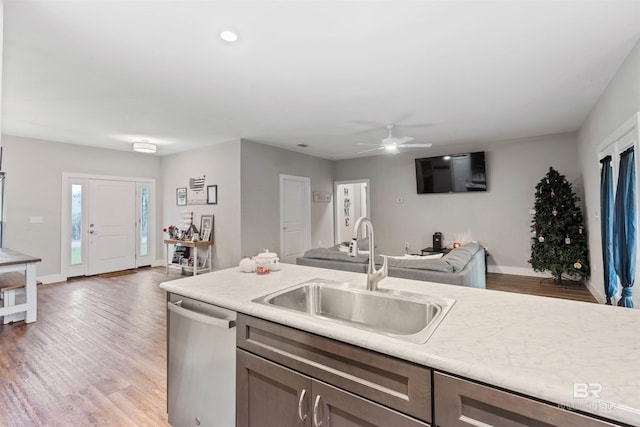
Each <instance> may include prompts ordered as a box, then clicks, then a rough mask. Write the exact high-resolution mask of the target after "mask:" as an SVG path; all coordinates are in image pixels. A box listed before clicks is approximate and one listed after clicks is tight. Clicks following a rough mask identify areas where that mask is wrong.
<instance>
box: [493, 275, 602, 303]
mask: <svg viewBox="0 0 640 427" xmlns="http://www.w3.org/2000/svg"><path fill="white" fill-rule="evenodd" d="M487 289H492V290H496V291H505V292H516V293H520V294H528V295H540V296H545V297H553V298H562V299H569V300H574V301H584V302H597V300H596V299H595V298H594V296H593V295H592V294H591V292H590V291H589V290H588V289H587V288H586V287H585V286H584V285H578V284H575V283H570V282H568V283H566V284H565V285H555V284H554V283H553V280H552V279H546V280H543V281H541V280H540V278H538V277H530V276H515V275H509V274H498V273H488V274H487Z"/></svg>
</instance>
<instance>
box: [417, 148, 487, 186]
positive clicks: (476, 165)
mask: <svg viewBox="0 0 640 427" xmlns="http://www.w3.org/2000/svg"><path fill="white" fill-rule="evenodd" d="M416 183H417V187H418V194H424V193H459V192H460V193H465V192H468V191H487V173H486V170H485V163H484V151H478V152H476V153H463V154H450V155H448V156H438V157H425V158H422V159H416Z"/></svg>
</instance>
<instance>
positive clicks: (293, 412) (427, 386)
mask: <svg viewBox="0 0 640 427" xmlns="http://www.w3.org/2000/svg"><path fill="white" fill-rule="evenodd" d="M237 328H238V335H237V346H238V349H237V358H236V372H237V375H236V390H237V394H236V405H237V411H238V412H237V417H236V418H237V425H238V427H249V426H254V427H255V426H260V427H262V426H278V427H280V426H309V427H318V426H320V425H323V426H328V425H330V426H332V427H340V426H345V427H347V426H349V427H355V426H387V425H393V426H395V427H403V426H406V427H417V426H427V425H429V423H430V422H431V412H432V410H431V370H430V369H428V368H425V367H423V366H419V365H415V364H412V363H409V362H405V361H403V360H399V359H396V358H393V357H389V356H385V355H383V354H379V353H375V352H372V351H369V350H366V349H363V348H360V347H356V346H353V345H349V344H345V343H342V342H338V341H334V340H331V339H329V338H325V337H321V336H318V335H314V334H310V333H308V332H304V331H300V330H297V329H294V328H289V327H286V326H283V325H278V324H276V323H272V322H268V321H265V320H262V319H257V318H254V317H250V316H246V315H238V319H237ZM323 420H324V421H323Z"/></svg>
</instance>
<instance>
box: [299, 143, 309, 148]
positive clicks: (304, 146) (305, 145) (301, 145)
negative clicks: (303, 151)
mask: <svg viewBox="0 0 640 427" xmlns="http://www.w3.org/2000/svg"><path fill="white" fill-rule="evenodd" d="M298 147H302V148H307V147H308V145H307V144H298Z"/></svg>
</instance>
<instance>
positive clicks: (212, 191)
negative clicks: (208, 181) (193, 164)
mask: <svg viewBox="0 0 640 427" xmlns="http://www.w3.org/2000/svg"><path fill="white" fill-rule="evenodd" d="M207 204H208V205H217V204H218V186H217V185H207Z"/></svg>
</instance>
